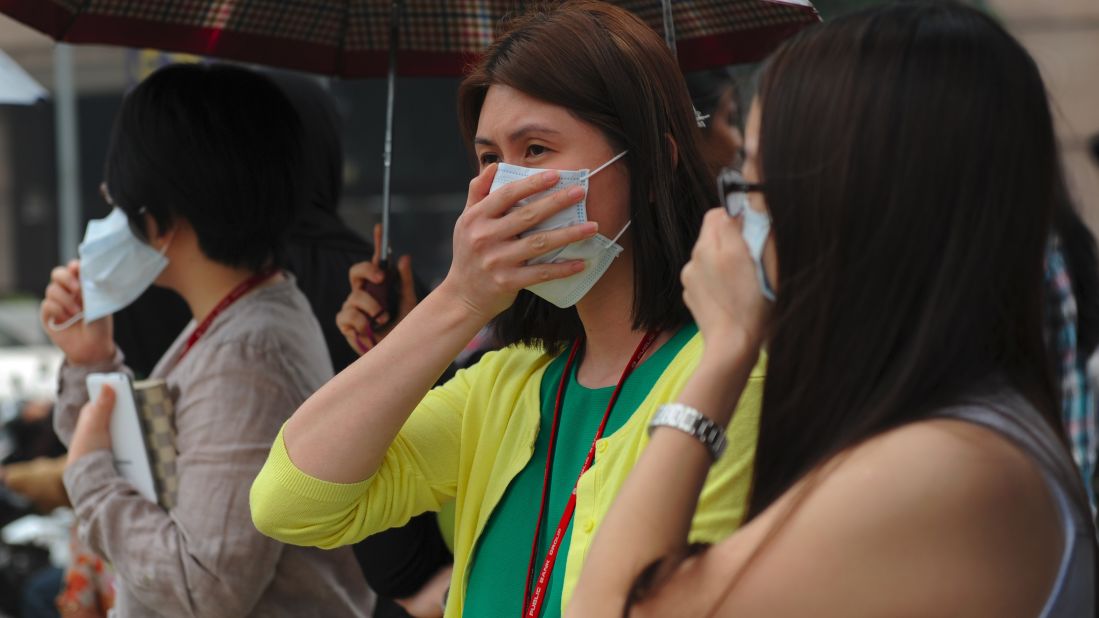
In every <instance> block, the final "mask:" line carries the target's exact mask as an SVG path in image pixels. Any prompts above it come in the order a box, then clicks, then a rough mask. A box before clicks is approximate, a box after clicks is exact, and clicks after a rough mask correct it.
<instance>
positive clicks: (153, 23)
mask: <svg viewBox="0 0 1099 618" xmlns="http://www.w3.org/2000/svg"><path fill="white" fill-rule="evenodd" d="M613 3H614V4H618V5H620V6H622V7H624V8H626V9H629V10H631V11H633V12H634V13H636V14H637V15H639V16H641V17H642V18H643V19H645V20H646V21H647V22H648V23H649V24H650V25H652V27H653V28H654V29H655V30H656V31H657V32H666V31H667V30H668V29H666V28H665V23H668V22H669V19H666V13H668V15H667V17H668V18H670V23H674V29H675V39H674V40H675V41H676V44H677V45H676V47H677V49H678V55H679V61H680V64H681V65H682V67H683V69H684V70H685V71H691V70H695V69H702V68H707V67H713V66H720V65H726V64H735V63H738V62H750V61H754V60H759V59H761V58H763V57H764V56H765V55H766V54H767V53H768V52H770V51H771V50H772V49H773V48H774V47H775V46H776V45H777V44H778V43H779V42H781V41H782V40H783V39H785V38H787V37H789V36H790V35H791V34H793V33H794V32H796V31H798V30H800V29H801V28H803V27H805V26H806V25H808V24H812V23H815V22H817V21H819V17H818V15H817V12H816V10H815V9H814V8H813V7H812V6H811V5H810V3H809V2H808V0H782V1H775V0H674V1H673V0H616V1H615V2H613ZM524 4H527V5H529V4H531V3H530V2H523V1H521V0H520V1H515V0H402V1H400V2H394V1H393V0H0V12H3V13H6V14H7V15H9V16H11V17H13V18H15V19H17V20H19V21H21V22H23V23H24V24H27V25H28V26H31V27H32V28H35V29H37V30H40V31H42V32H44V33H45V34H47V35H49V36H51V37H53V38H54V39H57V40H58V41H65V42H69V43H101V44H109V45H124V46H127V47H150V48H156V49H162V50H166V51H176V52H186V53H191V54H196V55H200V56H213V57H218V58H227V59H233V60H240V61H244V62H253V63H258V64H266V65H272V66H278V67H283V68H288V69H295V70H299V71H309V72H314V73H320V74H325V75H332V76H339V77H352V78H354V77H381V76H384V75H386V74H387V72H388V61H387V60H388V53H389V48H390V40H391V37H390V27H389V26H390V18H391V16H392V15H393V14H394V7H395V6H396V5H404V8H403V11H401V12H400V17H399V20H398V21H399V37H400V43H399V45H398V46H397V47H398V50H397V71H398V72H399V73H400V74H401V75H419V76H439V75H459V74H461V72H462V70H463V68H464V67H465V66H466V65H467V64H468V63H469V62H470V61H471V60H473V59H474V58H475V57H476V55H477V54H478V53H479V52H480V51H481V50H483V49H484V48H485V47H487V46H488V44H489V43H491V42H492V40H493V38H494V36H495V34H496V26H497V24H498V23H499V22H500V20H501V18H503V17H505V16H507V15H508V14H509V13H514V12H516V11H521V10H522V9H523V7H524Z"/></svg>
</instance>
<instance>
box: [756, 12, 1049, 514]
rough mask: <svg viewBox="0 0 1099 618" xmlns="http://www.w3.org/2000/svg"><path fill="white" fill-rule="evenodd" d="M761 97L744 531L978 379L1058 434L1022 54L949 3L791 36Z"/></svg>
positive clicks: (1030, 82)
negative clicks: (762, 333) (768, 292)
mask: <svg viewBox="0 0 1099 618" xmlns="http://www.w3.org/2000/svg"><path fill="white" fill-rule="evenodd" d="M760 101H761V105H762V108H761V111H762V116H761V129H760V140H759V141H760V151H759V157H760V163H761V170H762V176H763V180H764V182H765V184H766V187H767V188H766V197H767V203H768V206H769V208H770V211H771V216H772V218H773V222H774V223H773V230H774V242H775V248H776V250H777V257H778V264H779V272H780V286H779V291H778V298H777V300H776V304H775V308H774V312H775V315H774V320H775V322H774V325H773V327H774V331H773V335H772V338H771V339H770V343H769V355H770V361H769V366H768V375H767V382H766V386H765V392H764V397H763V412H762V418H761V424H760V434H759V443H758V451H757V459H756V466H755V477H754V484H753V488H752V494H751V504H750V507H749V516H750V517H754V516H756V515H758V514H759V513H760V512H761V511H763V510H764V509H766V508H767V506H768V505H770V504H771V503H773V502H774V501H775V499H776V498H777V497H778V496H780V495H782V493H783V492H785V491H786V490H788V489H789V488H790V487H791V486H792V485H793V484H794V483H796V482H797V481H798V480H799V479H801V478H802V477H804V476H805V475H806V473H807V472H808V471H810V470H812V469H813V468H815V467H817V466H819V465H820V464H821V463H823V462H824V461H826V460H827V459H828V458H830V457H832V456H834V455H836V454H838V453H840V452H842V451H843V450H845V449H847V448H850V447H851V446H853V445H856V444H858V443H859V442H861V441H863V440H865V439H867V438H869V437H871V436H873V435H876V434H879V433H881V432H884V431H886V430H888V429H890V428H893V427H897V426H900V425H903V424H905V423H908V422H912V421H915V420H919V419H921V418H927V417H928V416H930V415H931V413H932V412H933V411H934V410H935V409H937V408H939V407H942V406H945V405H948V404H951V403H955V402H957V401H959V400H961V399H963V398H964V397H965V396H966V394H967V392H969V391H970V390H971V389H972V388H973V387H974V385H977V384H979V383H981V382H982V381H984V380H986V379H989V378H992V377H1000V378H1003V379H1005V380H1007V382H1008V383H1009V384H1010V385H1011V386H1012V387H1013V388H1015V389H1017V390H1018V391H1019V392H1020V393H1022V394H1023V395H1024V396H1025V397H1026V398H1027V399H1028V400H1029V401H1030V402H1031V403H1032V404H1033V405H1034V406H1035V407H1036V408H1037V409H1038V410H1039V411H1040V412H1041V413H1042V414H1043V416H1044V417H1045V418H1046V419H1047V420H1048V421H1049V422H1050V423H1051V424H1053V425H1056V424H1057V422H1058V421H1057V418H1058V417H1057V412H1056V410H1057V405H1056V401H1057V399H1056V395H1055V391H1054V387H1053V381H1052V378H1051V375H1050V371H1049V365H1048V363H1047V360H1046V358H1047V357H1046V354H1047V353H1046V349H1045V347H1044V345H1043V340H1042V317H1043V313H1042V312H1043V302H1042V301H1043V293H1042V291H1043V254H1044V249H1045V246H1046V242H1047V238H1048V234H1049V229H1050V224H1051V221H1052V217H1053V214H1054V205H1055V203H1056V200H1057V187H1058V184H1059V182H1060V177H1059V174H1060V172H1059V165H1058V157H1057V151H1056V147H1055V140H1054V133H1053V127H1052V121H1051V118H1050V112H1049V107H1048V104H1047V101H1046V93H1045V88H1044V87H1043V84H1042V80H1041V77H1040V76H1039V73H1038V69H1037V67H1036V66H1035V64H1034V62H1033V60H1032V59H1031V58H1030V56H1029V55H1028V54H1027V53H1026V51H1025V50H1024V49H1023V48H1022V47H1021V46H1020V45H1019V43H1018V42H1016V41H1015V40H1014V39H1013V38H1012V37H1011V36H1010V35H1008V33H1007V32H1006V31H1005V30H1004V29H1003V28H1002V27H1001V26H1000V25H999V24H997V23H996V22H995V21H993V20H992V19H990V18H989V17H988V16H986V15H984V14H983V13H981V12H979V11H977V10H974V9H970V8H967V7H965V6H962V5H960V4H957V3H952V2H923V1H921V2H904V3H895V4H890V5H887V6H882V7H877V8H873V9H870V10H867V11H864V12H860V13H856V14H852V15H849V16H846V17H842V18H839V19H836V20H834V21H831V22H828V23H825V24H823V25H821V26H818V27H815V28H812V29H809V30H806V31H805V32H803V33H801V34H800V35H799V36H797V37H795V38H794V39H792V40H790V41H788V42H787V43H786V44H785V45H784V46H783V47H782V48H781V49H780V50H779V51H777V52H776V54H775V55H774V56H773V57H772V58H771V60H770V61H769V63H768V65H767V66H766V67H765V69H764V71H763V74H762V76H761V83H760ZM807 119H813V120H807Z"/></svg>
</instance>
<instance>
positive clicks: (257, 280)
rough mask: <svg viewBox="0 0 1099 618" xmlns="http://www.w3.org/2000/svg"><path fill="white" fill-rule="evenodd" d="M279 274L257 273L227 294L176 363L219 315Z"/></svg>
mask: <svg viewBox="0 0 1099 618" xmlns="http://www.w3.org/2000/svg"><path fill="white" fill-rule="evenodd" d="M278 272H279V269H277V268H272V269H270V270H265V271H262V272H259V273H256V274H254V275H252V276H251V277H249V278H248V279H246V280H244V281H242V282H241V284H240V285H238V286H237V287H235V288H233V290H232V291H231V292H229V293H228V294H226V295H225V298H223V299H221V302H219V303H218V304H217V306H216V307H214V309H213V310H212V311H211V312H210V313H209V315H207V316H206V318H205V319H203V320H202V324H199V325H198V327H197V328H195V330H194V332H192V333H191V336H190V337H188V338H187V343H185V344H183V351H182V352H180V353H179V360H177V361H176V363H179V361H182V360H183V357H184V356H187V353H188V352H190V351H191V348H193V347H194V345H195V344H196V343H198V340H199V339H201V338H202V336H203V335H205V334H206V331H207V330H209V329H210V325H211V324H213V323H214V319H215V318H217V317H218V316H219V315H221V314H222V312H224V311H225V310H226V309H228V308H229V306H230V305H232V304H233V303H235V302H237V301H238V300H240V297H241V296H244V295H245V294H247V293H248V292H251V291H252V290H254V289H256V288H257V287H259V285H260V284H261V283H263V282H264V281H267V280H268V279H270V278H271V277H274V276H275V274H276V273H278Z"/></svg>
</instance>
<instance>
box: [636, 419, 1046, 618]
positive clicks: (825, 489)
mask: <svg viewBox="0 0 1099 618" xmlns="http://www.w3.org/2000/svg"><path fill="white" fill-rule="evenodd" d="M1062 543H1063V540H1062V537H1061V528H1060V521H1059V518H1058V515H1057V511H1056V508H1055V506H1054V502H1053V498H1052V496H1051V494H1050V493H1049V490H1048V488H1047V486H1046V483H1045V480H1044V478H1043V476H1042V474H1041V471H1040V470H1039V468H1038V466H1037V464H1036V463H1035V462H1033V461H1032V460H1031V458H1030V457H1029V456H1028V455H1027V454H1026V453H1025V452H1024V451H1022V450H1021V449H1020V448H1019V447H1018V446H1016V445H1015V444H1013V443H1012V442H1010V441H1009V440H1007V439H1006V438H1004V437H1002V436H1000V435H999V434H997V433H995V432H993V431H991V430H988V429H985V428H982V427H979V426H977V425H973V424H970V423H966V422H962V421H954V420H931V421H924V422H920V423H914V424H911V425H906V426H904V427H901V428H899V429H895V430H892V431H889V432H887V433H885V434H882V435H880V436H877V437H875V438H873V439H871V440H868V441H867V442H865V443H863V444H862V445H860V446H858V447H855V448H853V449H851V450H850V451H849V452H847V453H845V454H843V455H842V456H841V457H839V458H837V459H835V460H834V461H832V462H830V463H829V464H827V465H826V466H824V467H823V468H821V469H820V470H818V471H817V472H816V473H815V474H813V475H811V476H810V478H808V479H806V480H805V481H803V482H802V483H801V484H799V485H798V486H797V487H795V489H793V490H791V491H790V492H787V494H786V495H785V496H783V498H782V499H780V500H779V501H778V502H776V503H775V504H774V505H773V506H772V507H771V508H770V509H768V510H767V511H765V512H764V513H763V514H761V515H760V516H759V517H757V518H756V519H755V520H753V521H752V522H751V523H750V524H748V525H747V526H745V527H744V528H743V529H742V530H741V531H740V532H738V533H737V534H735V535H734V536H733V537H731V538H730V539H727V540H726V541H724V542H722V543H721V544H719V545H717V546H715V547H714V548H713V549H712V550H711V551H710V552H708V553H707V554H706V555H705V556H703V557H701V558H698V559H695V560H692V561H688V562H686V563H684V564H683V565H682V566H681V567H680V569H679V572H677V573H676V574H674V575H673V576H672V577H671V578H670V579H669V581H668V585H667V586H665V587H664V588H665V589H664V590H661V591H660V593H659V594H658V595H657V597H656V598H654V599H653V601H654V603H653V606H654V607H655V606H656V605H662V604H663V603H664V602H668V601H673V600H674V596H676V594H675V593H676V591H677V589H680V588H682V589H683V590H680V592H685V590H686V589H688V588H694V586H692V585H691V582H696V583H697V582H705V583H706V589H707V590H714V589H715V588H716V590H717V592H715V595H716V596H715V598H712V599H710V600H708V602H705V603H703V604H704V605H706V606H708V607H709V611H707V612H703V613H702V614H699V615H709V614H710V612H713V611H715V610H716V615H720V616H733V615H738V616H740V615H767V616H804V615H814V616H833V615H834V616H871V615H874V616H876V615H896V614H903V615H921V616H936V615H995V616H1035V615H1037V614H1038V613H1039V612H1040V611H1041V608H1042V605H1043V603H1044V602H1045V599H1046V597H1047V596H1048V593H1049V590H1050V588H1051V586H1052V583H1053V579H1054V577H1055V574H1056V570H1057V566H1058V564H1059V557H1060V554H1061V550H1062ZM695 589H696V591H697V590H698V588H695ZM695 596H696V597H697V596H698V593H697V592H696V595H695ZM681 598H684V597H681ZM693 601H694V602H695V603H697V602H698V599H697V598H694V599H693ZM664 607H665V608H666V607H667V605H664ZM643 613H644V612H643Z"/></svg>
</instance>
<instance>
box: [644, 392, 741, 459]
mask: <svg viewBox="0 0 1099 618" xmlns="http://www.w3.org/2000/svg"><path fill="white" fill-rule="evenodd" d="M657 427H672V428H674V429H678V430H680V431H682V432H684V433H686V434H688V435H691V436H693V437H694V438H695V439H697V440H698V441H699V442H701V443H702V445H703V446H705V447H706V448H707V449H709V450H710V455H711V456H713V458H714V461H717V460H718V459H719V458H721V454H722V453H724V452H725V447H726V446H727V445H728V442H729V441H728V439H727V438H726V437H725V429H724V428H722V427H721V426H720V425H718V424H717V423H715V422H713V421H711V420H710V419H709V418H707V417H706V416H705V415H704V414H702V413H701V412H699V411H698V410H695V409H694V408H692V407H690V406H685V405H683V404H681V403H667V404H664V405H662V406H660V407H659V408H657V409H656V414H654V415H653V420H651V421H649V435H652V433H653V429H656V428H657Z"/></svg>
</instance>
